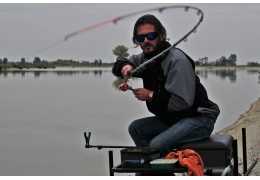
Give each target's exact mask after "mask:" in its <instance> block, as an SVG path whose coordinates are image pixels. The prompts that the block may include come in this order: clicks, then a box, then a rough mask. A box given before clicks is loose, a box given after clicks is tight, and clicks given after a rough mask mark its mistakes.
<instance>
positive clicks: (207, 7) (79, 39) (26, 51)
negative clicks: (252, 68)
mask: <svg viewBox="0 0 260 180" xmlns="http://www.w3.org/2000/svg"><path fill="white" fill-rule="evenodd" d="M165 5H167V4H89V3H87V4H0V58H3V57H8V59H9V60H10V61H16V60H20V58H21V57H26V58H27V60H28V61H32V59H33V57H34V56H40V57H41V58H43V59H47V60H56V59H57V58H65V59H71V58H72V59H75V60H88V61H93V59H95V58H101V59H103V61H106V62H112V61H113V60H114V56H113V54H112V49H113V48H114V47H115V46H117V45H119V44H124V45H125V46H128V47H132V46H133V44H132V42H131V36H132V29H133V24H134V22H135V21H136V19H137V18H138V17H139V16H136V17H132V18H129V19H126V20H123V21H120V22H118V23H117V24H116V25H113V24H110V25H107V26H104V27H102V28H99V29H96V30H93V31H88V32H86V33H84V34H81V35H79V36H75V37H74V38H71V39H70V40H69V41H66V42H64V43H60V44H59V45H58V46H54V47H52V48H50V49H48V50H46V51H41V50H44V49H45V48H47V47H49V46H51V45H53V44H54V43H55V42H57V41H60V40H62V39H63V38H64V36H65V35H66V34H68V33H70V32H73V31H75V30H78V29H81V28H83V27H87V26H88V25H91V24H95V23H98V22H101V21H104V20H107V19H110V18H113V17H116V16H119V15H123V14H125V13H130V12H134V11H137V10H142V9H147V8H152V7H159V6H165ZM171 5H172V4H171ZM192 5H193V6H196V7H199V8H201V9H202V10H203V12H204V15H205V18H204V21H203V22H202V24H201V26H200V27H199V29H198V31H197V33H196V34H193V35H192V36H191V37H190V38H189V40H188V41H187V42H186V43H182V44H180V45H179V47H180V48H182V49H183V50H184V51H186V52H187V53H188V54H189V55H190V56H191V57H193V58H194V59H195V60H197V59H198V58H200V57H204V56H208V57H209V60H210V61H213V60H216V59H217V58H219V57H221V56H226V57H228V56H229V55H230V54H231V53H235V54H237V55H238V63H239V64H245V63H246V62H248V61H258V62H260V48H259V42H260V30H259V27H260V18H259V17H260V4H192ZM153 14H155V15H157V16H158V18H159V19H160V20H162V22H163V24H164V25H165V26H166V28H167V31H168V37H169V38H170V42H175V41H176V40H177V39H178V37H180V36H181V35H183V34H184V33H185V32H187V31H189V30H190V28H191V27H192V25H193V24H195V23H196V20H197V19H198V16H197V15H196V14H194V13H192V12H188V13H185V12H184V11H173V10H169V11H165V12H164V13H162V14H158V13H153ZM137 52H138V50H137V49H130V53H137Z"/></svg>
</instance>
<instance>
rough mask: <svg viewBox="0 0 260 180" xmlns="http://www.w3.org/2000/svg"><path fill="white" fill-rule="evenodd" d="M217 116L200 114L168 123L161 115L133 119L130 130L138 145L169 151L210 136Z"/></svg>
mask: <svg viewBox="0 0 260 180" xmlns="http://www.w3.org/2000/svg"><path fill="white" fill-rule="evenodd" d="M216 118H217V115H216V116H204V115H200V116H196V117H189V118H184V119H181V120H179V121H178V122H177V123H175V124H173V125H167V124H166V123H163V121H161V120H160V119H159V117H157V116H152V117H146V118H142V119H138V120H135V121H133V122H132V123H131V124H130V126H129V129H128V130H129V134H130V135H131V137H132V139H133V141H134V142H135V144H136V146H138V147H143V146H149V147H151V148H155V149H159V150H160V151H161V152H167V151H170V150H171V149H174V148H177V147H179V146H181V145H184V144H186V143H190V142H193V141H199V140H203V139H205V138H208V137H209V136H210V134H211V132H212V131H213V129H214V124H215V121H216Z"/></svg>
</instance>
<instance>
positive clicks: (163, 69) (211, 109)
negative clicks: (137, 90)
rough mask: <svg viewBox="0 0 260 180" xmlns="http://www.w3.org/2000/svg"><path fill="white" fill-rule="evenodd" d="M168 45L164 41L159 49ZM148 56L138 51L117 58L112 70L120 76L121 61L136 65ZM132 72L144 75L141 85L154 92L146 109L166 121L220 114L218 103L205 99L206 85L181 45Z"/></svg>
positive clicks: (147, 102)
mask: <svg viewBox="0 0 260 180" xmlns="http://www.w3.org/2000/svg"><path fill="white" fill-rule="evenodd" d="M169 46H170V44H169V43H168V42H166V43H165V44H164V45H163V46H162V47H161V48H160V51H162V50H164V49H166V48H167V47H169ZM155 53H158V52H155ZM149 58H150V57H146V56H145V55H144V54H143V53H141V54H139V55H133V56H131V57H130V58H129V59H122V58H120V59H117V61H116V63H115V64H114V66H113V69H112V72H113V74H114V75H116V76H122V75H121V69H122V67H123V66H124V65H126V64H131V65H132V66H134V67H137V66H139V65H140V64H142V63H143V62H144V61H146V60H147V59H149ZM135 76H136V77H140V78H142V79H143V85H144V88H146V89H149V90H151V91H153V92H154V94H153V98H152V100H151V101H146V105H147V108H148V110H149V111H150V112H151V113H153V114H155V115H156V116H159V117H160V118H161V119H162V120H163V121H165V122H167V123H170V124H172V123H174V122H176V121H178V120H180V119H182V118H184V117H193V116H198V115H202V114H205V115H209V116H213V117H215V118H216V117H217V116H218V114H219V108H218V106H217V105H216V104H215V103H213V102H212V101H210V100H209V99H208V95H207V92H206V89H205V88H204V86H203V85H202V84H201V83H200V79H199V77H198V76H197V75H196V74H195V64H194V62H193V60H192V59H191V58H190V57H189V56H188V55H187V54H185V53H184V52H183V51H182V50H180V49H177V48H172V49H170V50H169V51H168V52H167V53H166V54H164V55H162V56H161V57H159V58H158V59H156V60H155V61H154V62H153V63H151V64H148V65H147V66H146V68H145V69H144V70H143V71H142V72H139V73H138V74H136V75H135Z"/></svg>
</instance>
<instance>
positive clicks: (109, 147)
mask: <svg viewBox="0 0 260 180" xmlns="http://www.w3.org/2000/svg"><path fill="white" fill-rule="evenodd" d="M90 137H91V132H88V133H87V132H84V138H85V141H86V144H85V148H87V149H89V148H96V149H98V150H101V149H123V148H136V147H135V146H113V145H90V144H89V142H90Z"/></svg>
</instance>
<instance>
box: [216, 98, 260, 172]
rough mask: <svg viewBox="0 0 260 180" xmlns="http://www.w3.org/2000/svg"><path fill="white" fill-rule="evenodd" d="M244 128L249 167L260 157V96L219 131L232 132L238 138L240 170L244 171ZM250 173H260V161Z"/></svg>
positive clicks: (223, 132)
mask: <svg viewBox="0 0 260 180" xmlns="http://www.w3.org/2000/svg"><path fill="white" fill-rule="evenodd" d="M242 128H246V138H247V157H248V158H247V161H248V163H247V167H249V166H250V165H251V164H252V162H253V161H254V160H255V159H256V158H258V160H259V159H260V150H259V149H260V98H259V99H258V100H257V101H255V102H254V103H253V104H252V105H251V106H250V108H249V110H248V111H246V112H245V113H243V114H241V115H240V117H239V119H238V120H237V121H236V122H235V123H234V124H232V125H231V126H229V127H227V128H224V129H222V130H221V131H219V133H222V134H230V135H232V136H233V137H234V138H235V139H237V140H238V157H239V172H243V169H242ZM250 175H255V176H259V175H260V162H259V161H258V163H257V164H256V166H255V167H254V169H253V171H252V172H251V174H250Z"/></svg>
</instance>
